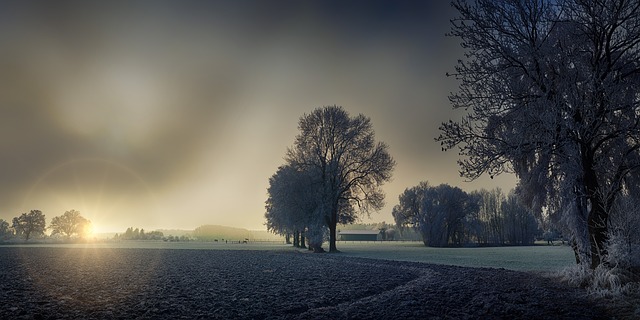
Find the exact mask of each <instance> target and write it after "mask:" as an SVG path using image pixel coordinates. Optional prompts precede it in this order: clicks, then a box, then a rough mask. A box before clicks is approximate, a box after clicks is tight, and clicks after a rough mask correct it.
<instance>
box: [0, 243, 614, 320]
mask: <svg viewBox="0 0 640 320" xmlns="http://www.w3.org/2000/svg"><path fill="white" fill-rule="evenodd" d="M616 312H617V311H616V310H614V308H611V307H607V306H606V304H605V301H604V300H596V299H595V298H590V297H588V296H587V295H586V294H585V292H584V291H582V290H580V289H576V288H570V287H568V286H566V285H564V284H562V283H560V282H559V281H557V280H555V279H551V278H547V277H543V276H540V275H536V274H531V273H524V272H515V271H508V270H502V269H487V268H484V269H479V268H478V269H476V268H462V267H452V266H441V265H430V264H424V263H410V262H394V261H380V260H373V259H361V258H351V257H345V256H341V255H340V254H305V253H300V252H295V251H279V252H276V251H221V250H159V249H104V248H102V249H83V248H38V247H26V248H25V247H21V248H19V247H0V319H77V318H85V319H86V318H95V319H136V318H137V319H160V318H165V319H180V318H185V319H195V318H204V319H236V318H240V319H414V318H430V319H437V318H453V319H479V318H480V319H501V318H509V319H513V318H519V319H522V318H526V319H608V318H613V317H614V316H616V317H618V318H619V315H617V314H615V313H616Z"/></svg>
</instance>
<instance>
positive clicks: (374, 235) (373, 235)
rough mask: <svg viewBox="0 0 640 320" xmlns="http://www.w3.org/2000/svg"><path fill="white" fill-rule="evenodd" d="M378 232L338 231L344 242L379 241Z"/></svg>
mask: <svg viewBox="0 0 640 320" xmlns="http://www.w3.org/2000/svg"><path fill="white" fill-rule="evenodd" d="M378 234H380V232H379V231H378V230H344V231H338V235H339V236H340V240H342V241H376V240H378Z"/></svg>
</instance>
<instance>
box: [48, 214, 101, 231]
mask: <svg viewBox="0 0 640 320" xmlns="http://www.w3.org/2000/svg"><path fill="white" fill-rule="evenodd" d="M49 228H50V229H51V235H56V234H60V235H63V236H65V237H72V236H79V237H85V236H87V235H88V234H89V232H90V231H91V221H89V220H87V219H86V218H84V217H83V216H82V215H81V214H80V212H79V211H76V210H70V211H65V213H64V214H62V215H61V216H57V217H53V219H51V224H49Z"/></svg>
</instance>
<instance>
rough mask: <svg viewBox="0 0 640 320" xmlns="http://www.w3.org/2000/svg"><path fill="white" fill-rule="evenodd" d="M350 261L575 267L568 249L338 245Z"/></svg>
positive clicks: (552, 268)
mask: <svg viewBox="0 0 640 320" xmlns="http://www.w3.org/2000/svg"><path fill="white" fill-rule="evenodd" d="M337 246H338V250H340V251H342V252H343V253H344V254H346V255H349V256H353V257H362V258H374V259H386V260H399V261H416V262H426V263H435V264H447V265H456V266H463V267H489V268H505V269H510V270H517V271H551V272H554V271H559V270H561V269H563V268H565V267H568V266H571V265H573V264H575V258H574V255H573V251H572V250H571V247H569V246H546V245H538V246H526V247H488V248H430V247H425V246H424V245H423V244H422V243H420V242H404V243H402V242H400V243H396V242H394V243H391V242H379V243H349V242H341V243H338V245H337Z"/></svg>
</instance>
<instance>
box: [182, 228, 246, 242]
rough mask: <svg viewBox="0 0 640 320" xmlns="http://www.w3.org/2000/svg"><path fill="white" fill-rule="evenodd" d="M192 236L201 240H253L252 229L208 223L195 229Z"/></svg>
mask: <svg viewBox="0 0 640 320" xmlns="http://www.w3.org/2000/svg"><path fill="white" fill-rule="evenodd" d="M192 236H193V237H194V238H196V239H197V240H200V241H214V240H223V239H224V240H244V239H249V240H253V239H254V238H253V234H251V231H249V230H247V229H243V228H234V227H226V226H220V225H212V224H207V225H203V226H199V227H197V228H196V229H195V230H193V233H192Z"/></svg>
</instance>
